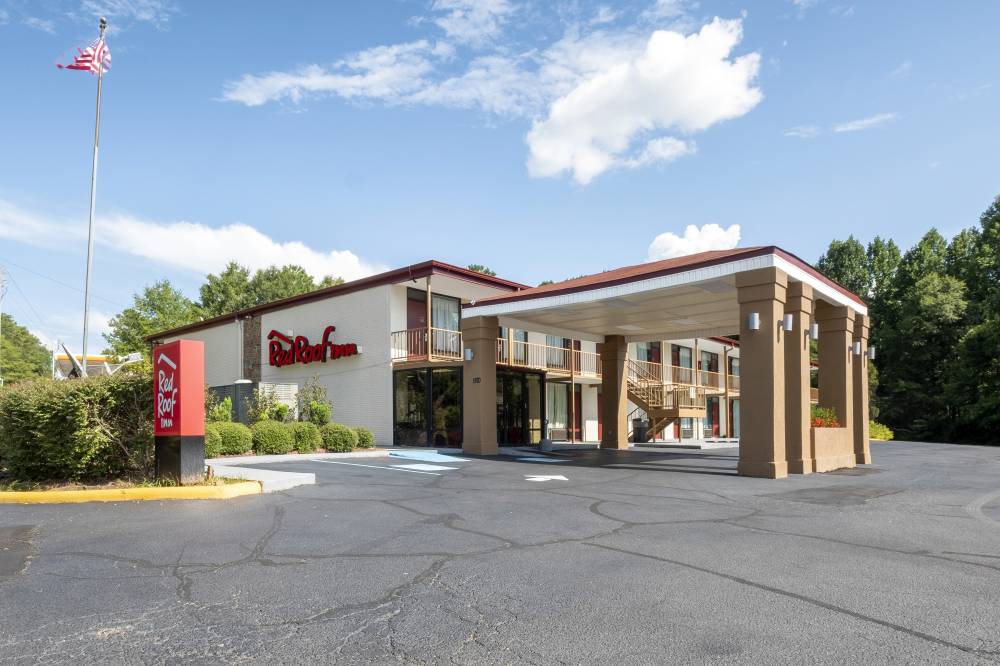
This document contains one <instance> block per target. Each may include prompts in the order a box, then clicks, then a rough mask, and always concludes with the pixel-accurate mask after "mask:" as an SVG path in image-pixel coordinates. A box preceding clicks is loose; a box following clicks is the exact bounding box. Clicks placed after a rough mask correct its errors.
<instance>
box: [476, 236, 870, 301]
mask: <svg viewBox="0 0 1000 666" xmlns="http://www.w3.org/2000/svg"><path fill="white" fill-rule="evenodd" d="M772 254H773V255H775V256H778V257H781V258H782V259H785V260H786V261H789V262H790V263H792V264H795V265H796V266H797V267H799V268H801V269H802V270H804V271H806V272H807V273H809V274H810V275H811V276H813V277H815V278H816V279H818V280H820V281H822V282H824V283H825V284H827V285H829V286H830V287H832V288H833V289H835V290H836V291H838V292H839V293H841V294H843V295H844V296H847V297H848V298H850V299H851V300H852V301H855V302H856V303H858V304H860V305H865V302H864V301H863V300H861V298H860V297H859V296H857V295H856V294H854V293H853V292H851V291H850V290H849V289H847V288H846V287H844V286H843V285H841V284H839V283H837V282H835V281H833V280H831V279H830V278H828V277H826V276H825V275H823V274H822V273H820V272H819V271H818V270H816V269H815V268H813V267H812V266H810V265H809V264H807V263H806V262H804V261H802V260H801V259H799V258H798V257H796V256H795V255H794V254H791V253H790V252H786V251H785V250H782V249H781V248H779V247H777V246H774V245H769V246H765V247H754V248H747V249H746V250H744V251H734V252H730V253H726V254H723V255H720V256H714V257H711V258H709V259H704V260H702V261H694V262H691V263H687V264H679V265H673V266H667V267H665V268H660V269H656V268H652V266H653V265H655V263H656V262H654V263H653V264H651V269H650V270H649V271H647V272H638V273H634V274H630V275H625V276H622V277H618V278H616V277H609V278H608V279H607V280H600V279H598V280H595V281H593V282H585V283H582V284H581V283H580V282H579V280H582V279H583V278H576V279H574V280H567V282H571V283H573V284H570V285H567V286H566V287H561V288H560V287H559V286H558V283H557V284H555V285H545V286H544V287H534V288H532V289H526V290H523V291H520V292H518V293H516V294H511V295H509V296H490V297H488V298H484V299H481V300H479V301H477V302H476V304H475V305H472V304H464V305H463V306H462V307H463V308H469V307H478V306H481V305H494V304H497V303H511V302H516V301H527V300H533V299H535V298H544V297H547V296H558V295H562V294H572V293H578V292H582V291H591V290H593V289H601V288H604V287H612V286H615V285H619V284H628V283H630V282H639V281H641V280H648V279H651V278H656V277H662V276H664V275H673V274H676V273H684V272H687V271H691V270H696V269H699V268H706V267H709V266H717V265H719V264H728V263H731V262H733V261H739V260H741V259H752V258H755V257H763V256H767V255H772ZM668 261H669V260H668ZM640 266H641V264H640ZM628 268H637V266H626V267H625V268H624V269H615V270H611V271H608V273H616V272H620V271H622V270H625V269H628ZM600 275H601V274H600V273H597V274H594V275H588V276H584V277H585V278H595V277H598V276H600Z"/></svg>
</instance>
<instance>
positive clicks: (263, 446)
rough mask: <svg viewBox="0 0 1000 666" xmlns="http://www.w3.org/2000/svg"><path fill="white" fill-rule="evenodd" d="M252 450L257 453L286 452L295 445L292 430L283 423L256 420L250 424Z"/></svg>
mask: <svg viewBox="0 0 1000 666" xmlns="http://www.w3.org/2000/svg"><path fill="white" fill-rule="evenodd" d="M250 432H251V434H252V435H253V450H254V452H255V453H256V454H257V455H269V454H277V453H288V452H289V451H291V450H292V448H294V447H295V439H294V438H293V437H292V431H291V430H289V429H288V427H287V426H285V424H284V423H278V422H277V421H258V422H257V423H254V424H253V425H252V426H250Z"/></svg>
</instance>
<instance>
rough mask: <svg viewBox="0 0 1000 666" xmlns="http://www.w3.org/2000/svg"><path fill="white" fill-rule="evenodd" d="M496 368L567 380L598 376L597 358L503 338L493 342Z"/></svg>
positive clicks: (570, 350)
mask: <svg viewBox="0 0 1000 666" xmlns="http://www.w3.org/2000/svg"><path fill="white" fill-rule="evenodd" d="M497 364H499V365H507V366H510V367H513V368H525V369H528V370H542V371H545V372H547V373H550V374H559V375H567V376H568V375H575V376H577V377H595V378H596V377H600V376H601V355H600V354H596V353H594V352H585V351H581V350H578V349H566V348H565V347H553V346H551V345H541V344H538V343H535V342H524V341H522V340H509V339H507V338H498V339H497Z"/></svg>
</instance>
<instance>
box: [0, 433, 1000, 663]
mask: <svg viewBox="0 0 1000 666" xmlns="http://www.w3.org/2000/svg"><path fill="white" fill-rule="evenodd" d="M872 452H873V457H874V461H875V464H874V465H872V466H869V467H864V468H858V469H856V470H853V471H848V472H842V473H833V474H823V475H813V476H808V477H791V478H788V479H784V480H780V481H767V480H762V479H747V478H741V477H736V476H734V475H733V474H732V471H733V469H734V468H735V455H736V452H735V450H732V449H724V450H716V451H706V452H666V451H648V450H646V451H635V450H634V451H630V452H626V453H609V452H595V451H582V452H564V453H561V454H559V455H557V456H556V458H557V459H558V460H559V461H560V462H558V463H532V462H524V461H518V460H515V459H512V458H502V457H501V458H490V459H471V460H469V461H468V462H456V463H454V464H451V463H435V464H437V465H443V466H449V467H455V468H456V469H453V470H439V471H438V472H437V473H434V472H431V473H426V472H425V473H419V472H417V471H409V472H405V471H401V470H399V469H385V468H384V467H389V466H393V465H395V464H399V463H401V462H413V461H394V462H392V463H390V462H388V461H385V460H375V461H365V462H366V463H370V464H371V465H374V466H373V467H368V466H359V465H337V464H328V463H320V462H302V463H289V464H282V465H266V467H268V468H272V469H290V470H296V471H311V472H315V473H316V474H317V482H318V483H317V485H316V486H306V487H300V488H297V489H294V490H291V491H287V492H283V493H278V494H274V495H267V496H260V497H244V498H238V499H235V500H231V501H225V502H206V501H200V502H196V501H191V502H162V503H155V502H138V503H120V504H89V505H64V506H11V505H4V506H0V663H3V664H34V663H38V662H45V663H55V664H60V663H74V664H79V663H154V662H155V663H164V662H167V663H202V662H219V661H222V662H226V663H229V662H249V663H268V664H274V663H328V662H343V663H395V662H399V663H458V664H464V663H470V664H479V663H485V664H507V663H517V664H520V663H537V664H550V663H567V664H578V663H583V664H600V663H610V662H614V663H619V664H649V663H669V662H698V663H705V662H711V663H795V664H801V663H810V662H811V663H866V664H872V663H901V662H907V663H912V662H925V663H931V662H932V663H995V662H998V661H1000V448H993V447H972V446H955V445H939V444H916V443H906V442H892V443H879V442H873V444H872ZM526 475H563V476H565V477H566V478H567V479H568V480H566V481H561V480H551V481H539V482H530V481H527V480H526Z"/></svg>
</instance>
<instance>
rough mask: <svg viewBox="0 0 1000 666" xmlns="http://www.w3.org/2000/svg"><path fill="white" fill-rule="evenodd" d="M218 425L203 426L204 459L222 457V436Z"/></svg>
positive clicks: (207, 424)
mask: <svg viewBox="0 0 1000 666" xmlns="http://www.w3.org/2000/svg"><path fill="white" fill-rule="evenodd" d="M218 426H219V424H218V423H206V424H205V457H206V458H218V457H219V456H221V455H222V435H220V434H219V428H218Z"/></svg>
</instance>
